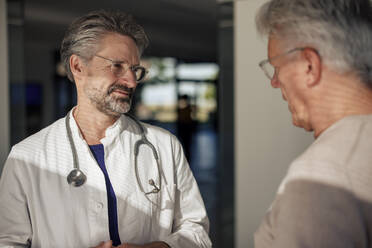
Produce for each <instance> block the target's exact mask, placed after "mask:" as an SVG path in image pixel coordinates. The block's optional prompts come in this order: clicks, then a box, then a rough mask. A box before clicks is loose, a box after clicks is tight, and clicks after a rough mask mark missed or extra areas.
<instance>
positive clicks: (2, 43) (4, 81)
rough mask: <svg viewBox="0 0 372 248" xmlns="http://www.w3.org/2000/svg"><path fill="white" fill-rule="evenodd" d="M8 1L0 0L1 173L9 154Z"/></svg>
mask: <svg viewBox="0 0 372 248" xmlns="http://www.w3.org/2000/svg"><path fill="white" fill-rule="evenodd" d="M6 10H7V8H6V0H0V173H1V170H2V167H3V164H4V161H5V159H6V157H7V155H8V152H9V81H8V42H7V37H8V35H7V11H6Z"/></svg>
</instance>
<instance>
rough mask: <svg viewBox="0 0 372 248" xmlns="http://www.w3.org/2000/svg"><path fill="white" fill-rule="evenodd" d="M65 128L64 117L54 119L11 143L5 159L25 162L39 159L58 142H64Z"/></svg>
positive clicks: (56, 145)
mask: <svg viewBox="0 0 372 248" xmlns="http://www.w3.org/2000/svg"><path fill="white" fill-rule="evenodd" d="M65 129H66V128H65V126H64V118H61V119H59V120H57V121H55V122H54V123H52V124H51V125H49V126H47V127H45V128H43V129H41V130H40V131H38V132H36V133H34V134H32V135H30V136H28V137H27V138H25V139H23V140H22V141H20V142H19V143H17V144H15V145H13V146H12V149H11V152H10V154H9V156H8V159H7V160H10V159H13V160H14V159H17V160H20V161H24V162H27V163H32V162H33V161H38V160H40V158H41V157H43V156H46V154H47V153H48V152H49V151H52V150H53V148H54V149H56V147H58V145H59V143H60V142H65V141H64V140H65V138H64V137H65V136H66V132H65V131H64V130H65Z"/></svg>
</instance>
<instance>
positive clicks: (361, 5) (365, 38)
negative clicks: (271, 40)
mask: <svg viewBox="0 0 372 248" xmlns="http://www.w3.org/2000/svg"><path fill="white" fill-rule="evenodd" d="M256 27H257V31H258V32H259V33H260V34H261V35H264V36H268V35H273V36H275V37H278V38H279V39H281V40H283V41H284V43H285V46H286V47H285V48H286V49H290V48H293V47H295V46H296V47H297V46H310V47H312V48H314V49H316V50H317V51H318V52H319V54H320V56H321V58H322V60H323V62H324V63H325V64H327V65H328V66H329V67H331V68H333V69H334V70H336V71H338V72H341V73H342V72H349V71H353V72H354V73H356V74H357V75H358V76H359V77H360V79H361V80H362V82H364V83H366V84H368V85H370V86H372V7H371V3H370V2H369V0H270V1H269V2H267V3H265V4H264V5H263V6H262V7H261V9H260V10H259V12H258V14H257V16H256Z"/></svg>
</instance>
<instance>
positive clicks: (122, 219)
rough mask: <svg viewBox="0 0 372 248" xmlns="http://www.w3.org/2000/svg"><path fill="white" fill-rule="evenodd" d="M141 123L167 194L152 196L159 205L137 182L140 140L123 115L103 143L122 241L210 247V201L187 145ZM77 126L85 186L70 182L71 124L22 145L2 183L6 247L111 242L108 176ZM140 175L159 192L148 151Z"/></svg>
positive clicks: (80, 247)
mask: <svg viewBox="0 0 372 248" xmlns="http://www.w3.org/2000/svg"><path fill="white" fill-rule="evenodd" d="M142 125H143V126H144V127H145V131H146V137H147V139H148V140H149V141H150V142H151V143H152V144H153V145H154V146H155V148H156V150H157V152H158V154H159V161H160V170H161V179H162V182H161V183H162V185H161V191H160V192H159V193H158V194H151V195H149V198H150V200H151V202H152V203H150V201H149V200H148V199H146V197H145V195H144V194H143V192H141V190H140V188H139V185H138V183H137V181H136V175H135V168H134V144H135V142H136V141H137V140H139V139H140V138H141V135H140V133H139V129H138V126H136V124H135V122H134V121H133V120H131V119H130V118H129V117H126V116H122V117H121V118H120V119H119V120H118V121H116V122H115V123H114V124H113V125H112V126H111V127H109V128H108V129H107V130H106V135H105V138H103V139H102V140H101V143H102V144H103V146H104V151H105V164H106V168H107V171H108V174H109V177H110V180H111V183H112V185H113V189H114V191H115V194H116V197H117V210H118V226H119V234H120V239H121V241H122V242H123V243H134V244H145V243H148V242H151V241H164V242H166V243H167V244H169V245H170V246H171V247H174V248H182V247H185V248H192V247H211V242H210V239H209V237H208V228H209V222H208V218H207V215H206V211H205V207H204V204H203V200H202V198H201V196H200V193H199V189H198V187H197V184H196V181H195V179H194V177H193V175H192V173H191V171H190V169H189V166H188V164H187V161H186V159H185V157H184V155H183V151H182V148H181V145H180V143H179V142H178V140H177V139H176V138H175V137H174V136H173V135H172V134H170V133H169V132H167V131H165V130H163V129H160V128H157V127H154V126H150V125H147V124H142ZM70 127H71V130H72V137H73V142H74V144H75V147H76V150H77V160H78V164H79V166H80V169H81V170H82V171H83V172H84V173H85V174H86V176H87V181H86V183H85V184H84V185H83V186H81V187H74V186H71V185H69V184H68V183H67V175H68V174H69V172H70V171H71V170H72V169H73V166H74V161H73V157H72V149H71V144H70V141H69V140H68V136H67V130H66V124H65V119H64V118H63V119H60V120H58V121H56V122H55V123H53V124H52V125H50V126H49V127H47V128H45V129H43V130H41V131H40V132H38V133H36V134H34V135H32V136H30V137H29V138H27V139H25V140H24V141H22V142H20V143H19V144H17V145H15V146H14V147H13V148H12V150H11V152H10V154H9V157H8V159H7V161H6V164H5V166H4V170H3V174H2V177H1V181H0V247H29V246H30V247H47V248H51V247H61V248H62V247H63V248H66V247H67V248H69V247H76V248H84V247H92V246H97V245H98V244H99V243H100V242H101V241H106V240H109V239H110V235H109V227H108V226H109V225H108V210H107V194H106V187H105V179H104V175H103V173H102V171H101V169H100V168H99V166H98V164H97V162H96V161H95V159H94V157H93V155H92V154H91V152H90V150H89V147H88V145H87V143H86V142H85V140H84V139H83V138H82V136H81V133H80V132H79V129H78V127H77V124H76V122H75V120H74V118H73V117H72V114H71V118H70ZM138 175H139V180H140V182H141V184H142V185H143V188H144V190H145V191H146V192H148V191H151V190H152V189H153V187H152V186H151V185H149V184H148V180H149V179H153V180H154V181H155V184H156V185H159V176H158V172H157V167H156V162H155V160H154V158H153V155H152V151H151V149H150V148H148V147H147V146H141V147H140V153H139V155H138Z"/></svg>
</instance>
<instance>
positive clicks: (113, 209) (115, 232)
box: [89, 144, 121, 246]
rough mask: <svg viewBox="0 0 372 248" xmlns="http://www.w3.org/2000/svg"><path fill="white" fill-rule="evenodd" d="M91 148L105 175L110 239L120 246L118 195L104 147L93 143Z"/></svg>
mask: <svg viewBox="0 0 372 248" xmlns="http://www.w3.org/2000/svg"><path fill="white" fill-rule="evenodd" d="M89 148H90V150H91V151H92V153H93V156H94V158H95V159H96V160H97V163H98V165H99V167H100V168H101V170H102V172H103V174H104V176H105V182H106V192H107V205H108V208H107V209H108V219H109V231H110V239H111V240H112V243H113V245H114V246H118V245H120V244H121V241H120V237H119V228H118V211H117V204H116V195H115V192H114V189H113V188H112V185H111V182H110V178H109V176H108V173H107V170H106V165H105V152H104V148H103V145H102V144H98V145H91V146H89Z"/></svg>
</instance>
